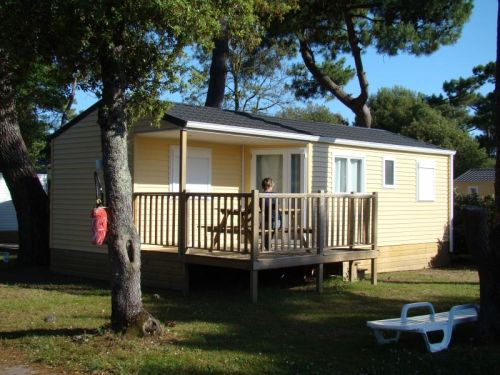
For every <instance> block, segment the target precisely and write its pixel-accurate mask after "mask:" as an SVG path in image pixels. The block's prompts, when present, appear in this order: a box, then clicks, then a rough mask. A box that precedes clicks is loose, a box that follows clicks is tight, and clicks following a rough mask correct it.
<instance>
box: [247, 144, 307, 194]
mask: <svg viewBox="0 0 500 375" xmlns="http://www.w3.org/2000/svg"><path fill="white" fill-rule="evenodd" d="M252 160H253V162H252V176H253V177H252V188H253V189H260V184H261V182H262V180H263V179H264V178H266V177H271V178H272V179H273V181H274V189H273V191H274V192H276V193H304V192H305V191H306V190H307V184H306V172H305V171H306V152H305V149H261V150H253V151H252Z"/></svg>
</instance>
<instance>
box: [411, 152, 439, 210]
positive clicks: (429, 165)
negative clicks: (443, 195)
mask: <svg viewBox="0 0 500 375" xmlns="http://www.w3.org/2000/svg"><path fill="white" fill-rule="evenodd" d="M420 169H432V172H433V174H432V179H433V181H432V182H433V184H432V198H428V199H423V198H421V197H420V191H419V186H420V180H419V179H420V174H419V170H420ZM415 173H416V182H417V186H416V191H417V196H416V199H417V202H434V201H435V200H436V162H435V161H434V160H428V159H425V160H417V162H416V171H415Z"/></svg>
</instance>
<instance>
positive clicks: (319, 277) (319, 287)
mask: <svg viewBox="0 0 500 375" xmlns="http://www.w3.org/2000/svg"><path fill="white" fill-rule="evenodd" d="M323 266H324V265H323V264H322V263H321V264H317V265H316V291H317V292H318V293H320V294H321V293H323Z"/></svg>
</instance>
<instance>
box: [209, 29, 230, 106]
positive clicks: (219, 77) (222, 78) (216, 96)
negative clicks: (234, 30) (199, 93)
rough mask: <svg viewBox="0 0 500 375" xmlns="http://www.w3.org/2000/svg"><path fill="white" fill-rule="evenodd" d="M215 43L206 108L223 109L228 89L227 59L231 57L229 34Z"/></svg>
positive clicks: (225, 34)
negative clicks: (225, 93)
mask: <svg viewBox="0 0 500 375" xmlns="http://www.w3.org/2000/svg"><path fill="white" fill-rule="evenodd" d="M214 43H215V46H214V48H213V50H212V63H211V64H210V78H209V80H208V92H207V99H206V101H205V107H215V108H222V103H223V102H224V92H225V89H226V78H227V59H228V55H229V37H228V35H227V32H225V33H224V35H223V36H222V37H221V38H219V39H216V40H215V41H214Z"/></svg>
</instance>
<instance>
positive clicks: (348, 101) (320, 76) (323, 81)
mask: <svg viewBox="0 0 500 375" xmlns="http://www.w3.org/2000/svg"><path fill="white" fill-rule="evenodd" d="M298 38H299V43H300V54H301V56H302V60H304V64H305V65H306V67H307V69H309V71H310V72H311V74H312V75H313V77H314V78H315V79H316V80H317V81H318V83H319V84H320V85H321V87H323V88H324V89H325V90H327V91H329V92H331V93H332V94H333V95H334V96H335V97H336V98H337V99H338V100H339V101H340V102H341V103H342V104H344V105H345V106H346V107H348V108H350V109H351V110H354V108H353V107H354V103H353V99H352V97H351V95H349V94H348V93H347V92H345V91H344V90H343V89H342V87H341V86H339V85H337V84H336V83H335V82H334V81H333V80H332V78H331V77H330V76H329V75H328V74H324V73H323V72H322V71H321V69H320V68H319V67H318V66H317V65H316V62H315V59H314V53H313V51H312V50H311V48H310V47H309V44H308V43H307V41H306V40H305V38H304V36H303V35H298Z"/></svg>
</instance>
